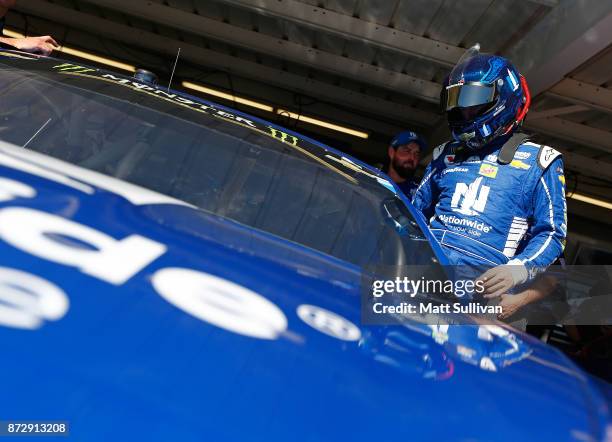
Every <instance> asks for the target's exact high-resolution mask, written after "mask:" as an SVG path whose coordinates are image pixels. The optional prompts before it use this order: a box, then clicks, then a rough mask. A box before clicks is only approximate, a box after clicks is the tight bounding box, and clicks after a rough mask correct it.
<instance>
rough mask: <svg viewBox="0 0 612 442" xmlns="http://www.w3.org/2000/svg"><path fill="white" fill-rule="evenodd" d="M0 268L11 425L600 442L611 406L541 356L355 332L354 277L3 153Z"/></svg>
mask: <svg viewBox="0 0 612 442" xmlns="http://www.w3.org/2000/svg"><path fill="white" fill-rule="evenodd" d="M66 223H68V224H66ZM79 229H80V230H79ZM70 232H73V233H74V234H71V233H70ZM96 235H98V236H96ZM79 238H80V239H79ZM84 238H91V241H86V240H84ZM123 240H126V241H135V243H134V244H136V245H137V246H138V247H136V248H135V249H130V247H128V246H125V249H121V248H117V249H113V247H114V246H113V244H114V243H113V241H115V242H117V241H123ZM139 241H140V242H139ZM125 244H127V243H125ZM125 244H123V245H125ZM132 245H133V244H132ZM106 249H108V250H111V249H113V250H114V252H113V253H110V252H109V254H108V255H105V258H104V259H97V258H96V259H92V258H90V257H89V255H88V253H89V254H90V255H91V256H96V253H100V252H105V250H106ZM62 250H63V251H64V252H66V253H65V255H67V256H68V255H70V256H81V257H82V259H69V258H66V257H65V256H64V255H63V254H62V253H59V252H61V251H62ZM122 250H124V251H125V253H124V254H122V253H121V251H122ZM132 250H138V252H137V253H136V252H134V253H131V251H132ZM58 251H59V252H58ZM145 252H146V253H148V255H147V256H148V257H149V258H146V257H144V258H143V256H144V255H143V254H145ZM102 255H104V253H102ZM100 256H101V255H100ZM0 258H1V260H0V266H1V267H0V289H1V290H0V307H1V309H0V340H1V342H2V343H3V350H4V355H5V358H4V359H3V364H2V365H1V366H0V373H1V375H2V378H3V379H4V380H5V385H4V387H3V399H2V401H1V403H0V412H1V414H2V416H5V419H11V420H31V419H44V420H62V421H69V423H70V428H71V433H72V435H73V436H77V435H78V436H79V437H81V438H83V439H87V440H91V441H93V440H101V441H102V440H108V439H113V438H114V439H117V438H120V439H122V440H181V441H191V440H202V439H210V440H245V439H248V440H267V441H271V440H283V441H284V440H332V439H336V440H347V439H349V438H350V439H352V440H372V439H379V440H466V441H467V440H483V441H488V440H512V441H516V440H580V441H584V440H603V439H604V438H605V426H606V422H607V420H608V410H607V408H606V402H605V401H604V400H602V398H601V396H600V395H599V393H598V391H597V390H596V389H595V388H594V387H593V385H592V383H591V381H589V379H588V378H587V377H586V376H585V375H584V374H583V373H582V372H581V371H580V370H579V369H577V368H576V367H575V366H574V365H573V364H572V363H571V362H569V361H568V359H566V358H565V357H564V356H563V355H561V354H560V353H559V352H558V351H556V350H554V349H552V348H551V347H548V346H545V345H543V344H541V343H539V342H538V341H537V340H534V339H532V338H530V337H528V336H525V335H523V334H518V333H514V332H510V331H508V329H505V328H502V327H499V326H482V327H484V329H485V330H486V331H487V332H488V334H487V333H484V334H486V335H487V336H488V339H483V338H482V337H483V335H484V334H483V332H482V330H481V327H478V326H476V325H475V326H454V327H453V326H451V327H448V328H440V327H430V326H427V325H424V324H418V323H414V324H411V323H408V324H405V325H402V326H388V327H382V326H381V327H373V326H372V327H366V326H362V325H361V324H360V288H359V287H360V274H359V272H358V269H356V268H355V267H352V266H348V265H346V264H344V263H342V262H340V261H337V260H335V259H332V258H330V257H328V256H326V255H323V254H320V253H318V252H315V251H312V250H310V249H306V248H304V247H301V246H299V245H297V244H293V243H291V242H289V241H285V240H280V239H278V238H276V237H273V236H270V235H266V234H264V233H262V232H257V231H254V230H252V229H249V228H247V227H245V226H242V225H239V224H237V223H233V222H231V221H228V220H226V219H223V218H219V217H215V216H211V215H210V214H206V213H203V212H201V211H199V210H197V209H196V208H194V207H191V206H189V205H188V204H185V203H182V202H180V201H175V200H172V199H170V198H168V197H165V196H162V195H158V194H154V193H152V192H149V191H146V190H144V189H140V188H137V187H135V186H131V185H129V184H126V183H122V182H120V181H117V180H114V179H111V178H108V177H104V176H102V175H98V174H96V173H94V172H90V171H84V170H81V169H79V168H77V167H75V166H71V165H68V164H66V163H62V162H61V161H58V160H54V159H51V158H48V157H45V156H43V155H39V154H36V153H30V152H25V151H19V150H16V149H14V148H10V147H8V146H6V145H0ZM45 284H47V285H45ZM42 295H44V296H42ZM37 296H38V298H37V299H38V301H37V302H33V301H32V298H36V297H37ZM24 297H26V298H27V299H28V301H24V299H25V298H24ZM19 315H21V316H19ZM22 316H23V321H22V322H19V321H20V318H22ZM28 320H29V322H28ZM479 330H480V332H479ZM491 336H493V339H491ZM506 341H512V342H515V343H518V346H517V347H516V348H515V351H514V353H513V354H512V355H511V356H509V357H501V358H500V357H494V356H493V354H492V353H493V351H492V350H491V349H492V348H493V347H492V346H494V344H495V345H497V346H499V345H503V343H504V342H506ZM492 342H493V344H492ZM495 348H498V347H495ZM119 434H120V435H121V436H118V435H119Z"/></svg>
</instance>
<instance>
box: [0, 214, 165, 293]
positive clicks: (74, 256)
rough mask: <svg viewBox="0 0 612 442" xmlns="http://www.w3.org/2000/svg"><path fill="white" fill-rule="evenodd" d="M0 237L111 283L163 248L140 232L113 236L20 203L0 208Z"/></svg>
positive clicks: (118, 281)
mask: <svg viewBox="0 0 612 442" xmlns="http://www.w3.org/2000/svg"><path fill="white" fill-rule="evenodd" d="M0 238H2V239H3V240H4V241H6V242H7V243H9V244H11V245H12V246H14V247H16V248H18V249H21V250H23V251H25V252H27V253H30V254H32V255H34V256H38V257H40V258H44V259H48V260H50V261H55V262H58V263H61V264H64V265H69V266H73V267H77V268H78V269H79V270H81V271H82V272H83V273H86V274H88V275H90V276H93V277H95V278H98V279H101V280H103V281H106V282H109V283H111V284H115V285H119V284H123V283H124V282H125V281H127V280H128V279H130V278H131V277H132V276H134V275H135V274H136V273H138V272H139V271H140V270H142V269H143V268H144V267H146V266H147V265H148V264H150V263H151V262H152V261H154V260H155V259H157V258H158V257H159V256H161V255H162V254H163V253H164V252H165V251H166V246H164V245H163V244H160V243H158V242H155V241H152V240H150V239H148V238H145V237H142V236H140V235H130V236H128V237H126V238H124V239H121V240H117V239H115V238H112V237H111V236H109V235H106V234H104V233H102V232H100V231H98V230H95V229H92V228H91V227H87V226H84V225H82V224H79V223H77V222H74V221H70V220H67V219H65V218H62V217H60V216H57V215H52V214H48V213H45V212H41V211H39V210H34V209H28V208H22V207H9V208H5V209H0ZM58 238H62V239H64V240H60V239H58Z"/></svg>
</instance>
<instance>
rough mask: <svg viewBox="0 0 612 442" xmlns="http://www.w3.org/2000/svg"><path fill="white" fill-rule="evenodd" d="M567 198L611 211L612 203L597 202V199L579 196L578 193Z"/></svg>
mask: <svg viewBox="0 0 612 442" xmlns="http://www.w3.org/2000/svg"><path fill="white" fill-rule="evenodd" d="M569 198H571V199H573V200H577V201H582V202H583V203H588V204H593V205H595V206H599V207H603V208H604V209H608V210H612V203H609V202H607V201H603V200H599V199H597V198H592V197H590V196H586V195H580V194H579V193H573V194H572V195H570V196H569Z"/></svg>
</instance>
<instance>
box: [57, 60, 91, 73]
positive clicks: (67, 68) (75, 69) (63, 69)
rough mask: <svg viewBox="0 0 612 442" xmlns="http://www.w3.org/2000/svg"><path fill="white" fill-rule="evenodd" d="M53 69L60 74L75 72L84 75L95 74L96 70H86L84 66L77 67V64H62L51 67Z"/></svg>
mask: <svg viewBox="0 0 612 442" xmlns="http://www.w3.org/2000/svg"><path fill="white" fill-rule="evenodd" d="M53 69H57V70H58V71H60V72H66V71H70V72H75V73H77V74H84V73H85V72H96V69H91V68H86V67H85V66H79V65H77V64H71V63H63V64H58V65H57V66H53Z"/></svg>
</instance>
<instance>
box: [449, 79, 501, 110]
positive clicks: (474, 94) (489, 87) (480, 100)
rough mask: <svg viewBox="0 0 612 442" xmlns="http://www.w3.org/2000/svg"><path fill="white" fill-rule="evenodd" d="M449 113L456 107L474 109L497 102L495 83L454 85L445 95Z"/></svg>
mask: <svg viewBox="0 0 612 442" xmlns="http://www.w3.org/2000/svg"><path fill="white" fill-rule="evenodd" d="M444 96H445V99H446V103H444V105H445V108H446V110H447V111H449V110H451V109H454V108H456V107H472V106H480V105H483V104H489V103H493V101H494V100H495V83H493V84H483V83H465V84H454V85H451V86H448V87H447V88H446V93H445V94H444Z"/></svg>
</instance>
